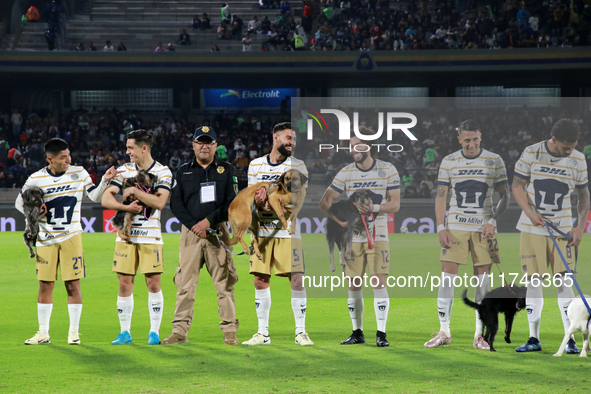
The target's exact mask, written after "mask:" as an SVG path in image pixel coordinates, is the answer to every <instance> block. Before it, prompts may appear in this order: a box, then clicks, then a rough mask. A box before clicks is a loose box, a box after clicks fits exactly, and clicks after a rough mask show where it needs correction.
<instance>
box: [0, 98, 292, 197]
mask: <svg viewBox="0 0 591 394" xmlns="http://www.w3.org/2000/svg"><path fill="white" fill-rule="evenodd" d="M288 120H289V116H288V115H287V116H286V115H277V114H269V115H267V114H261V115H248V114H247V115H232V116H228V115H225V114H224V113H223V111H222V112H221V113H220V114H217V115H212V116H211V117H204V118H199V119H191V120H189V119H187V118H180V117H176V116H174V115H170V116H164V117H154V116H148V117H146V118H143V117H142V116H140V115H139V114H138V113H136V112H133V111H132V112H123V111H119V110H117V109H115V108H105V109H102V110H98V109H97V108H92V109H85V108H82V107H79V108H77V109H74V110H72V111H71V112H70V113H68V114H65V115H63V116H58V117H54V116H52V114H50V113H49V112H48V111H47V110H35V111H31V112H30V113H26V112H25V111H21V110H19V109H16V108H15V109H12V113H9V112H8V111H0V127H1V129H2V130H1V131H0V187H9V188H12V187H21V186H22V185H23V184H24V181H25V180H26V178H27V177H28V176H29V175H30V174H32V173H33V172H35V171H37V170H38V169H39V168H40V167H41V166H43V165H44V164H45V159H44V150H43V145H44V144H45V142H46V141H47V140H48V139H50V138H54V137H59V138H63V139H64V140H66V141H67V142H68V144H69V145H70V151H71V152H72V163H73V164H76V165H82V166H84V168H86V169H87V170H88V172H89V173H90V174H91V176H93V177H94V178H95V177H99V178H100V176H102V174H103V173H104V172H105V171H106V170H107V169H108V168H109V167H110V166H112V165H115V166H120V165H122V164H123V163H125V162H127V160H128V158H127V157H126V156H125V150H126V149H125V136H126V134H127V133H128V132H129V131H130V130H132V129H138V128H145V129H146V130H149V131H150V132H152V133H153V134H154V135H155V138H156V143H155V145H154V148H153V150H152V156H153V157H154V158H155V159H156V160H158V161H159V162H160V163H162V164H165V165H168V166H170V168H171V170H173V172H174V171H176V169H178V167H180V165H182V164H183V163H186V162H187V161H188V160H191V158H192V157H193V148H192V144H191V142H192V136H193V133H194V131H195V128H196V127H198V126H201V125H207V126H211V127H213V128H214V129H215V130H216V132H217V135H218V144H219V147H218V156H220V158H223V159H224V160H227V161H229V162H233V163H234V164H235V166H236V168H237V169H238V171H237V176H238V177H239V181H240V182H239V183H240V184H241V186H244V185H246V182H247V180H246V169H247V167H248V163H249V162H250V161H251V160H252V158H254V157H258V156H261V155H264V154H266V153H269V152H270V151H271V145H270V143H269V142H270V141H271V128H272V125H274V124H275V123H277V122H282V121H288Z"/></svg>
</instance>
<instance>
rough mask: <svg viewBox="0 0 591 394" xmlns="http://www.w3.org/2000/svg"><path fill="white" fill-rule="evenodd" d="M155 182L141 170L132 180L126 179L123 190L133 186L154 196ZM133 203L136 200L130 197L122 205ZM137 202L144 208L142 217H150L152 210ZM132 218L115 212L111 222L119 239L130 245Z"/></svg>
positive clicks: (153, 178)
mask: <svg viewBox="0 0 591 394" xmlns="http://www.w3.org/2000/svg"><path fill="white" fill-rule="evenodd" d="M157 180H158V178H157V177H156V175H154V174H150V173H149V172H148V171H146V170H141V171H140V172H138V173H137V175H136V176H135V177H134V178H129V179H126V180H125V182H124V185H123V188H125V187H130V186H134V187H137V188H140V189H142V190H143V191H145V192H146V193H149V194H155V193H156V189H155V188H154V184H155V183H156V181H157ZM134 201H136V200H135V199H134V198H132V197H131V196H130V197H128V198H127V199H126V200H125V201H123V205H129V204H131V203H132V202H134ZM138 202H139V204H140V205H142V206H143V207H144V217H145V218H146V219H149V218H150V216H152V208H150V207H147V206H146V205H144V204H143V203H142V202H141V201H138ZM134 216H135V214H133V213H129V212H125V211H117V213H116V214H115V216H114V217H113V221H112V222H111V223H112V224H113V227H115V228H116V229H117V230H118V235H119V237H120V238H121V239H122V240H124V241H125V242H127V243H131V222H132V221H133V217H134Z"/></svg>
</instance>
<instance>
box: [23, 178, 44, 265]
mask: <svg viewBox="0 0 591 394" xmlns="http://www.w3.org/2000/svg"><path fill="white" fill-rule="evenodd" d="M22 197H23V210H24V212H25V219H26V228H25V233H24V235H23V238H24V241H25V245H27V248H29V257H30V258H33V257H35V251H34V250H33V246H35V242H36V241H37V235H38V234H39V215H41V206H42V205H43V190H41V189H40V188H38V187H37V186H32V187H30V188H28V189H27V190H25V191H24V192H23V194H22Z"/></svg>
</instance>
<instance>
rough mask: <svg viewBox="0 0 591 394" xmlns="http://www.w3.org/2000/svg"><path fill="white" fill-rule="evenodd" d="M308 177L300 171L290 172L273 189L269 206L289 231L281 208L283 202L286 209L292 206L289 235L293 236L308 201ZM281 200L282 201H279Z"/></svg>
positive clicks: (282, 176)
mask: <svg viewBox="0 0 591 394" xmlns="http://www.w3.org/2000/svg"><path fill="white" fill-rule="evenodd" d="M307 182H308V177H307V176H306V175H304V174H302V173H301V172H300V171H298V170H288V171H286V172H285V173H283V175H281V177H280V178H279V181H278V182H277V183H278V186H277V187H275V188H273V189H271V194H270V195H269V204H270V205H271V206H272V207H273V210H274V211H275V212H277V216H279V220H281V223H282V224H283V228H284V229H287V220H286V219H285V215H284V214H283V209H282V208H281V201H283V206H285V207H286V208H288V207H290V206H291V212H290V220H291V227H290V230H289V234H291V235H293V234H294V233H295V231H296V226H297V224H298V220H297V219H298V214H299V213H300V211H301V210H302V206H303V205H304V200H305V199H306V183H307ZM280 199H281V201H279V200H280Z"/></svg>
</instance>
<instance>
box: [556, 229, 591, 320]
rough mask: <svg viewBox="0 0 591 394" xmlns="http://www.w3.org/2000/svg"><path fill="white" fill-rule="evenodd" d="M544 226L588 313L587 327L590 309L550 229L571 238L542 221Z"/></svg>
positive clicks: (569, 237) (590, 318)
mask: <svg viewBox="0 0 591 394" xmlns="http://www.w3.org/2000/svg"><path fill="white" fill-rule="evenodd" d="M544 226H545V227H546V230H548V234H550V238H552V242H554V247H556V250H558V255H559V256H560V258H561V259H562V263H563V264H564V267H565V268H566V271H567V272H568V273H569V274H570V275H571V278H572V280H573V283H574V284H575V288H576V289H577V291H578V292H579V295H580V296H581V299H582V300H583V304H585V307H586V308H587V312H589V320H587V326H588V325H589V322H591V307H589V304H588V303H587V300H586V299H585V294H584V293H583V292H582V291H581V288H580V287H579V283H578V282H577V280H576V279H575V275H574V274H573V272H572V271H571V269H570V268H569V266H568V264H567V262H566V259H565V258H564V255H563V254H562V251H561V250H560V248H559V247H558V242H556V239H555V238H554V234H552V231H551V230H550V228H552V230H554V231H556V232H557V233H558V234H560V235H562V236H563V237H565V238H567V239H570V240H572V239H573V237H571V236H570V235H568V234H566V233H564V232H562V231H560V230H559V229H558V228H556V226H555V225H554V224H553V223H549V222H548V221H547V220H545V221H544Z"/></svg>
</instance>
